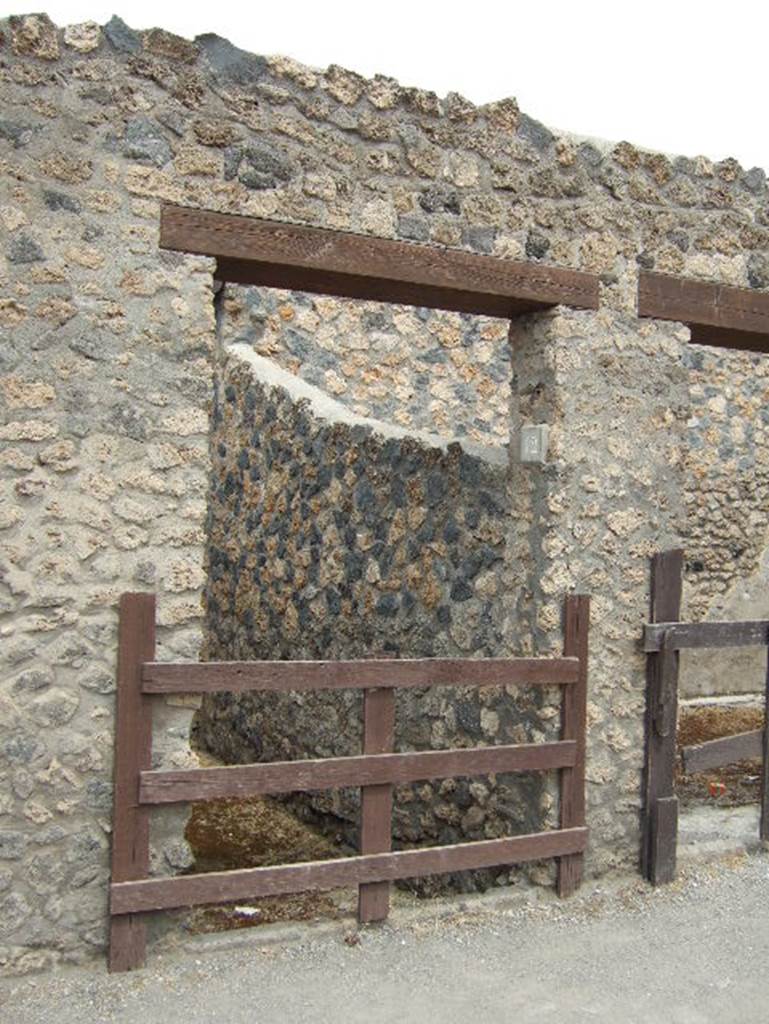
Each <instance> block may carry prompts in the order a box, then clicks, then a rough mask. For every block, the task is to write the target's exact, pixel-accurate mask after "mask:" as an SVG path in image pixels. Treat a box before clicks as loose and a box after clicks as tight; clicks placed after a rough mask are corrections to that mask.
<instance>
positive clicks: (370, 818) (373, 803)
mask: <svg viewBox="0 0 769 1024" xmlns="http://www.w3.org/2000/svg"><path fill="white" fill-rule="evenodd" d="M394 740H395V691H394V690H392V689H384V688H379V689H368V690H364V691H363V753H364V754H389V753H391V752H392V749H393V744H394ZM392 794H393V787H392V785H391V783H389V782H388V783H385V784H383V785H379V786H363V787H362V788H361V828H360V852H361V853H388V852H389V851H390V849H391V847H392V800H393V797H392ZM389 909H390V883H389V882H368V883H366V884H364V885H360V886H359V887H358V920H359V921H360V923H361V924H365V923H366V922H368V921H383V920H384V919H385V918H386V917H387V914H388V911H389Z"/></svg>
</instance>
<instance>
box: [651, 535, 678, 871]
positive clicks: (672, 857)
mask: <svg viewBox="0 0 769 1024" xmlns="http://www.w3.org/2000/svg"><path fill="white" fill-rule="evenodd" d="M682 578H683V551H681V550H680V549H675V550H673V551H664V552H662V553H660V554H658V555H655V556H654V558H653V559H652V578H651V608H650V615H649V617H650V619H651V621H652V622H665V623H672V622H675V621H676V620H677V619H678V617H679V614H680V611H681V589H682ZM678 660H679V655H678V651H676V650H675V649H674V648H672V647H666V646H663V647H662V648H661V649H660V650H658V651H652V652H650V653H649V654H647V656H646V751H645V765H644V794H645V799H644V813H643V821H642V825H643V848H642V871H643V874H644V875H645V877H646V878H647V879H648V880H649V881H650V882H651V883H652V884H653V885H662V884H664V883H666V882H672V881H673V879H674V878H675V876H676V850H677V846H678V797H677V796H676V793H675V764H676V721H677V710H678Z"/></svg>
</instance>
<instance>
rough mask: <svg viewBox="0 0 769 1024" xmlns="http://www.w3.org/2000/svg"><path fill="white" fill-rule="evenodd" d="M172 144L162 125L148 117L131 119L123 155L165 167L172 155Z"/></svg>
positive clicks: (127, 128) (124, 140) (127, 127)
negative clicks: (161, 128)
mask: <svg viewBox="0 0 769 1024" xmlns="http://www.w3.org/2000/svg"><path fill="white" fill-rule="evenodd" d="M172 155H173V154H172V152H171V146H170V145H169V143H168V140H167V139H166V137H165V136H164V135H163V132H162V131H161V130H160V127H159V126H158V125H157V124H156V123H155V122H154V121H150V119H149V118H147V117H137V118H136V119H135V120H133V121H129V122H128V125H127V126H126V132H125V138H124V139H123V156H125V157H128V159H129V160H138V161H140V162H141V163H148V164H154V165H155V166H156V167H163V165H164V164H167V163H168V161H169V160H170V159H171V156H172Z"/></svg>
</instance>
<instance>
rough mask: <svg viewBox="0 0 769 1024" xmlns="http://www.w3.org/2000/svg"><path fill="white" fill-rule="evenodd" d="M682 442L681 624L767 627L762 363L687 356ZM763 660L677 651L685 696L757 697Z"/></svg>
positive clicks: (768, 500) (695, 353)
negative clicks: (746, 622) (752, 622)
mask: <svg viewBox="0 0 769 1024" xmlns="http://www.w3.org/2000/svg"><path fill="white" fill-rule="evenodd" d="M687 369H688V376H689V393H690V397H691V419H690V421H689V424H688V430H687V437H686V449H685V451H686V475H687V487H686V499H687V517H686V518H687V525H686V531H685V537H684V544H685V548H686V556H687V557H686V575H685V588H684V615H685V617H687V618H692V619H694V620H695V621H698V620H700V619H705V618H708V619H716V620H717V619H732V620H734V619H766V618H769V536H768V535H767V509H768V508H769V445H768V444H767V442H768V441H769V361H768V360H767V359H766V357H765V356H761V355H755V354H753V353H749V352H724V351H722V350H719V349H712V348H703V347H699V346H697V347H694V346H693V347H692V348H691V349H690V350H689V352H688V353H687ZM765 675H766V653H765V652H764V651H762V650H758V649H752V648H737V649H732V650H725V651H717V650H709V651H686V652H684V653H683V654H682V656H681V689H682V692H683V693H684V694H685V695H686V696H691V697H695V696H708V695H712V694H739V693H757V692H759V691H761V690H763V688H764V681H765Z"/></svg>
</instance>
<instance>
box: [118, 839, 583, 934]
mask: <svg viewBox="0 0 769 1024" xmlns="http://www.w3.org/2000/svg"><path fill="white" fill-rule="evenodd" d="M586 845H587V829H586V828H569V829H558V830H554V831H552V832H534V833H531V834H530V835H525V836H511V837H509V838H507V839H485V840H480V841H479V842H475V843H461V844H459V845H456V846H433V847H428V848H427V849H421V850H398V851H397V852H396V853H370V854H366V855H363V856H358V857H346V858H344V859H342V860H325V861H314V862H310V863H302V864H285V865H282V866H280V867H264V868H242V869H239V870H236V871H211V872H209V873H208V874H204V875H180V876H178V877H176V878H147V879H144V880H142V881H135V882H121V883H118V884H115V885H112V886H111V887H110V909H111V912H112V913H113V914H116V915H121V914H131V913H137V912H139V913H141V912H146V911H150V910H170V909H172V908H174V907H195V906H200V905H202V904H205V903H224V902H228V901H230V900H240V899H256V898H258V897H260V896H280V895H282V894H284V893H294V892H307V891H311V890H312V891H317V890H324V889H336V888H338V887H339V886H343V885H355V884H358V885H359V884H361V883H369V882H385V881H389V882H392V881H395V880H396V879H398V878H420V877H423V876H424V875H434V874H443V873H445V872H448V871H465V870H467V869H469V868H490V867H497V866H499V865H502V864H520V863H522V862H523V861H528V860H543V859H545V858H547V857H563V856H565V855H566V854H570V853H580V852H582V851H583V850H584V849H585V846H586Z"/></svg>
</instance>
